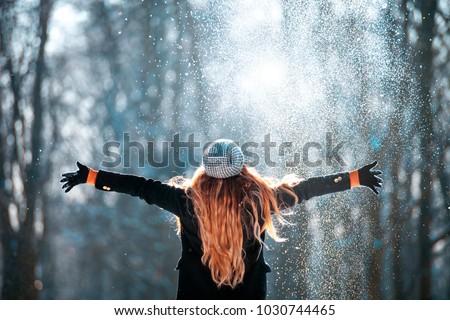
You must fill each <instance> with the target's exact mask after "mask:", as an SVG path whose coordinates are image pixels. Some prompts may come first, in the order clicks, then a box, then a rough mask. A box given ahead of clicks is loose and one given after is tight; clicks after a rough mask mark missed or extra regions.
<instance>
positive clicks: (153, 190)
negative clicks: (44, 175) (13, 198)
mask: <svg viewBox="0 0 450 320" xmlns="http://www.w3.org/2000/svg"><path fill="white" fill-rule="evenodd" d="M77 166H78V170H77V171H74V172H68V173H64V174H63V175H62V179H61V182H62V183H64V184H63V186H62V188H63V189H65V192H69V191H70V190H71V189H72V188H73V187H74V186H76V185H78V184H82V183H87V184H91V185H94V186H95V188H97V189H99V190H103V191H107V192H109V191H115V192H121V193H126V194H129V195H131V196H133V197H139V198H140V199H143V200H145V201H146V202H147V203H148V204H155V205H157V206H158V207H161V208H163V209H165V210H167V211H170V212H172V213H174V214H176V215H178V216H180V215H181V214H182V213H183V212H184V210H183V205H185V192H184V190H183V189H180V188H176V187H173V186H170V185H167V184H165V183H162V182H161V181H158V180H153V179H146V178H144V177H139V176H135V175H130V174H120V173H114V172H109V171H104V170H99V171H96V170H93V169H91V168H88V167H87V166H85V165H83V164H81V163H79V162H77Z"/></svg>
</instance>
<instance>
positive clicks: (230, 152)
mask: <svg viewBox="0 0 450 320" xmlns="http://www.w3.org/2000/svg"><path fill="white" fill-rule="evenodd" d="M202 163H203V166H204V168H205V172H206V174H207V175H208V176H210V177H214V178H229V177H233V176H236V175H238V174H239V173H240V172H241V171H242V168H243V167H244V154H243V153H242V150H241V148H240V147H239V146H238V145H237V144H236V143H235V142H233V141H232V140H228V139H219V140H216V141H214V142H212V143H211V144H210V145H209V146H208V147H207V148H206V150H205V152H204V153H203V158H202Z"/></svg>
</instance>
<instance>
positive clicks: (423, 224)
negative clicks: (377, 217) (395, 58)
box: [417, 0, 437, 299]
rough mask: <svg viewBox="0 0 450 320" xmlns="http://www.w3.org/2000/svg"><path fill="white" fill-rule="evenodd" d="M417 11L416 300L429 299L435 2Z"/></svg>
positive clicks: (423, 3)
mask: <svg viewBox="0 0 450 320" xmlns="http://www.w3.org/2000/svg"><path fill="white" fill-rule="evenodd" d="M419 6H420V11H421V13H422V25H421V27H420V28H419V32H418V34H419V39H418V42H417V47H418V52H417V56H418V63H417V68H419V70H418V71H417V74H418V79H419V81H420V83H419V84H420V99H421V106H420V118H419V123H418V129H419V135H420V154H421V161H422V166H421V171H422V176H421V188H422V195H421V199H420V201H419V206H420V223H419V228H420V230H419V243H420V245H421V249H420V260H419V261H420V262H419V263H420V264H419V266H420V298H421V299H430V298H431V265H432V253H431V246H430V239H429V235H430V234H431V222H432V213H433V212H432V201H431V197H432V179H433V163H434V161H433V152H432V149H431V148H432V143H433V121H432V114H431V83H432V76H433V50H432V40H433V37H434V25H435V22H434V16H435V13H436V7H437V0H433V1H421V2H420V4H419Z"/></svg>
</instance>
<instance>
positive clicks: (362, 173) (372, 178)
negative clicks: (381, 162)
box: [358, 161, 383, 194]
mask: <svg viewBox="0 0 450 320" xmlns="http://www.w3.org/2000/svg"><path fill="white" fill-rule="evenodd" d="M377 163H378V162H377V161H374V162H372V163H371V164H368V165H365V166H364V167H362V168H361V169H359V170H358V175H359V184H360V185H361V186H365V187H368V188H369V189H370V190H372V191H373V192H374V193H375V194H379V190H378V189H380V188H381V186H382V184H383V179H381V178H380V177H379V175H381V174H382V173H383V172H381V171H380V170H371V169H372V168H373V167H375V166H376V165H377Z"/></svg>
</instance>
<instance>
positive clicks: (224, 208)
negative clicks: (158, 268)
mask: <svg viewBox="0 0 450 320" xmlns="http://www.w3.org/2000/svg"><path fill="white" fill-rule="evenodd" d="M375 165H376V162H374V163H372V164H370V165H366V166H364V167H363V168H361V169H359V170H354V171H351V172H344V173H338V174H334V175H329V176H323V177H315V178H310V179H308V180H304V181H300V180H299V179H298V178H296V177H295V176H293V175H289V176H286V177H285V178H284V179H283V180H282V181H281V182H276V181H274V180H273V179H272V180H268V179H264V178H262V177H261V176H260V175H259V174H258V173H257V172H256V171H255V170H254V169H253V168H250V167H248V166H246V165H245V163H244V155H243V153H242V150H241V149H240V147H239V146H238V145H237V144H235V143H234V142H233V141H231V140H225V139H221V140H217V141H215V142H213V143H212V144H210V145H209V146H208V148H207V149H206V151H205V153H204V154H203V157H202V166H201V167H200V168H198V169H197V171H196V172H195V174H194V176H193V177H192V179H184V178H180V177H176V178H174V179H172V180H171V181H170V183H167V184H166V183H162V182H160V181H157V180H153V179H145V178H143V177H137V176H133V175H122V174H117V173H112V172H107V171H103V170H100V171H95V170H93V169H90V168H88V167H86V166H84V165H82V164H80V163H78V162H77V166H78V171H76V172H69V173H65V174H63V178H62V179H61V182H62V183H64V185H63V186H62V188H63V189H65V191H66V192H69V191H70V190H71V189H72V188H73V187H74V186H76V185H78V184H80V183H87V184H92V185H94V186H95V187H96V188H97V189H100V190H104V191H116V192H122V193H127V194H129V195H132V196H136V197H140V198H141V199H143V200H145V201H146V202H147V203H149V204H155V205H157V206H159V207H161V208H163V209H165V210H167V211H170V212H171V213H173V214H174V215H176V217H177V220H178V226H179V234H180V237H181V244H182V254H181V258H180V260H179V262H178V266H177V269H178V270H179V279H178V293H177V299H265V298H266V273H267V272H269V271H270V268H269V266H268V265H267V264H266V263H265V261H264V254H263V253H264V250H263V243H264V237H265V233H266V231H267V232H268V233H269V235H270V236H272V237H273V238H274V239H275V240H279V238H278V237H277V234H276V230H275V228H274V225H273V223H272V217H273V216H275V217H276V218H277V219H278V220H279V221H281V222H283V218H282V215H281V212H280V211H282V210H283V209H287V208H291V207H293V206H294V205H296V204H297V203H300V202H302V201H304V200H308V199H310V198H312V197H315V196H320V195H324V194H327V193H332V192H338V191H344V190H347V189H350V188H353V187H358V186H366V187H368V188H370V189H371V190H372V191H373V192H375V193H376V194H378V188H380V187H381V184H382V180H381V178H379V177H378V175H380V174H381V171H372V170H371V169H372V168H373V167H374V166H375Z"/></svg>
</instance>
